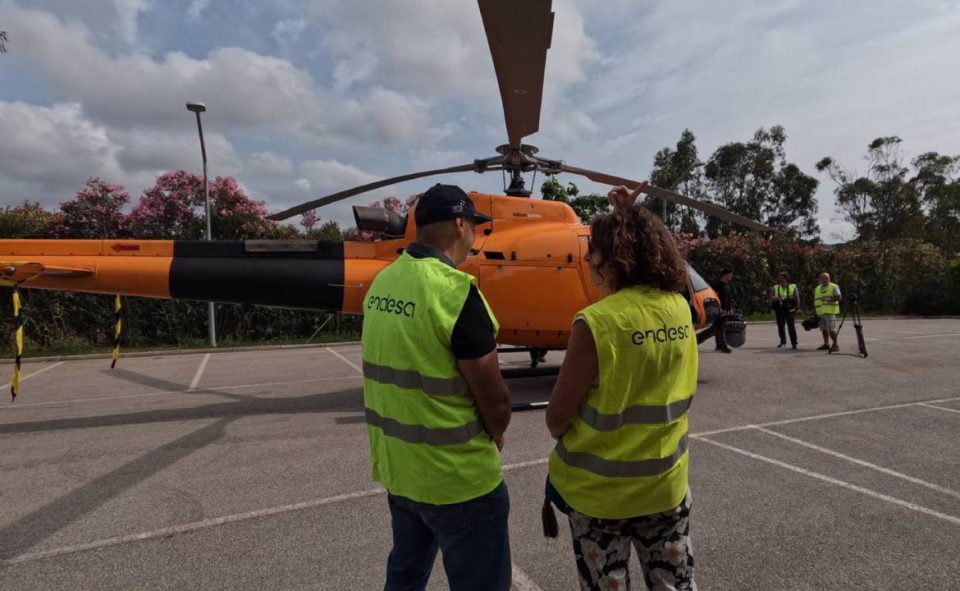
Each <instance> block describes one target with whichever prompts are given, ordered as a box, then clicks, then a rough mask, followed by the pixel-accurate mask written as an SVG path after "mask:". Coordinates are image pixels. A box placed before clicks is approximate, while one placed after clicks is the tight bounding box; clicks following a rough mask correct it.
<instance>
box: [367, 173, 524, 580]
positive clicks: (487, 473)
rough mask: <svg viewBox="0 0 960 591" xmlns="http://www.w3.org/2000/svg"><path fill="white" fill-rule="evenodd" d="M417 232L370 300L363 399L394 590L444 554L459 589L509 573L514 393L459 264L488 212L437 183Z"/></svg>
mask: <svg viewBox="0 0 960 591" xmlns="http://www.w3.org/2000/svg"><path fill="white" fill-rule="evenodd" d="M414 220H415V222H416V225H417V239H416V241H415V242H413V243H411V244H410V245H409V246H408V247H407V248H406V250H405V251H404V252H403V254H401V255H400V257H399V258H398V259H397V260H396V261H395V262H394V263H393V264H391V265H390V266H389V267H387V268H385V269H384V270H383V271H381V272H380V273H379V274H377V277H376V278H375V279H374V281H373V283H372V284H371V285H370V290H369V292H368V293H367V295H366V297H365V298H364V303H363V308H364V318H363V337H362V348H363V377H364V380H363V398H364V405H365V406H366V421H367V431H368V434H369V437H370V456H371V460H372V463H373V478H374V480H376V481H378V482H380V483H381V484H383V486H384V487H385V488H386V489H387V493H388V495H387V502H388V505H389V508H390V515H391V521H392V529H393V549H392V550H391V551H390V556H389V558H388V560H387V581H386V586H385V589H387V590H399V589H403V590H406V589H423V588H424V587H425V586H426V584H427V579H428V578H429V576H430V572H431V570H432V569H433V563H434V559H435V558H436V555H437V551H438V550H439V551H441V552H442V554H443V566H444V570H445V571H446V574H447V579H448V582H449V584H450V589H451V590H452V591H462V590H472V589H478V590H479V589H497V590H503V591H507V590H508V589H509V588H510V582H511V562H510V544H509V539H508V533H507V515H508V513H509V511H510V500H509V496H508V494H507V488H506V484H505V483H504V482H503V473H502V472H501V469H500V452H499V450H500V449H502V448H503V434H504V431H505V430H506V428H507V424H508V423H509V422H510V395H509V392H508V390H507V386H506V383H505V382H504V381H503V377H502V376H501V374H500V365H499V360H498V357H497V344H496V334H497V330H498V324H497V321H496V318H495V317H494V315H493V312H492V311H491V310H490V307H489V306H488V305H487V302H486V300H485V299H484V297H483V295H482V294H481V293H480V290H479V289H478V288H477V282H476V279H475V278H474V277H473V276H472V275H469V274H467V273H464V272H462V271H459V270H457V266H458V265H460V264H461V263H463V262H464V261H465V260H466V258H467V254H468V253H469V252H470V248H471V246H472V245H473V242H474V239H475V237H476V234H475V231H476V226H477V225H478V224H483V223H487V222H490V221H491V218H490V217H488V216H486V215H483V214H481V213H478V212H477V211H476V208H475V206H474V204H473V201H472V200H471V199H470V197H469V196H467V194H466V193H464V192H463V190H462V189H460V188H459V187H456V186H452V185H440V184H437V185H434V186H433V187H431V188H430V189H429V190H427V191H426V192H425V193H424V194H423V195H421V196H420V200H419V202H418V203H417V205H416V208H415V210H414Z"/></svg>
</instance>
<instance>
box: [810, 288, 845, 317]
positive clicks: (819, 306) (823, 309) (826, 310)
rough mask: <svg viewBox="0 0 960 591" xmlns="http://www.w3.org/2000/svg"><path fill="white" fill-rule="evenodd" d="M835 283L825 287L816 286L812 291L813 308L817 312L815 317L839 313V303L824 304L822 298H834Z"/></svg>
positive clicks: (835, 291) (835, 293)
mask: <svg viewBox="0 0 960 591" xmlns="http://www.w3.org/2000/svg"><path fill="white" fill-rule="evenodd" d="M838 289H839V287H837V284H836V283H828V284H827V285H826V286H823V285H818V286H817V287H815V288H814V290H813V306H814V308H815V309H816V311H817V316H823V315H824V314H833V315H837V314H839V313H840V302H824V301H823V297H824V296H835V295H837V290H838Z"/></svg>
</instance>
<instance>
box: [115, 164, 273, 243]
mask: <svg viewBox="0 0 960 591" xmlns="http://www.w3.org/2000/svg"><path fill="white" fill-rule="evenodd" d="M209 191H210V213H211V226H212V231H213V238H214V239H215V240H239V239H242V238H259V237H263V236H264V235H266V234H269V233H271V231H272V229H273V227H274V223H273V222H271V221H269V220H267V219H265V216H266V215H267V210H266V207H264V204H263V202H262V201H254V200H253V199H251V198H250V197H248V196H247V195H246V193H244V192H243V189H241V188H240V186H239V185H238V184H237V181H236V180H234V179H233V178H232V177H217V178H216V179H214V180H213V181H212V182H211V183H210V188H209ZM204 216H205V202H204V193H203V177H202V176H199V175H196V174H192V173H189V172H186V171H184V170H175V171H173V172H168V173H166V174H164V175H161V176H159V177H158V178H157V182H156V183H155V184H154V186H153V187H150V188H149V189H147V190H146V191H144V193H143V196H142V197H141V198H140V202H139V203H137V205H136V206H135V207H134V208H133V211H132V212H131V214H130V227H131V229H132V231H133V233H134V234H135V235H136V236H137V237H138V238H157V239H159V238H178V239H184V240H200V239H202V238H203V237H204V236H205V232H206V230H205V229H206V222H205V217H204Z"/></svg>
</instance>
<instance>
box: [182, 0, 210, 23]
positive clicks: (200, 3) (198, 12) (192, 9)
mask: <svg viewBox="0 0 960 591" xmlns="http://www.w3.org/2000/svg"><path fill="white" fill-rule="evenodd" d="M210 2H211V0H190V6H189V7H188V8H187V18H189V19H190V20H192V21H198V20H200V17H201V16H203V11H204V10H206V9H207V8H208V7H209V6H210Z"/></svg>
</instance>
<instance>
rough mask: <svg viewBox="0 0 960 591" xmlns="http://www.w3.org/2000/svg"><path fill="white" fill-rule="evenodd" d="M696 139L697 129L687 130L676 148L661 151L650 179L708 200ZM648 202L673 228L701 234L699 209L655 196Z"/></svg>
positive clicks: (674, 189)
mask: <svg viewBox="0 0 960 591" xmlns="http://www.w3.org/2000/svg"><path fill="white" fill-rule="evenodd" d="M696 139H697V138H696V136H694V135H693V132H691V131H690V130H689V129H684V130H683V133H681V134H680V139H679V140H678V141H677V145H676V148H675V149H671V148H669V147H665V148H663V149H662V150H660V151H659V152H657V154H656V155H655V156H654V157H653V172H651V173H650V182H651V183H652V184H654V185H656V186H658V187H663V188H665V189H670V190H672V191H676V192H678V193H681V194H682V195H686V196H687V197H691V198H693V199H704V198H705V192H704V185H703V172H702V171H701V167H702V166H703V163H702V162H700V160H699V158H698V157H697V145H696ZM644 204H645V205H646V206H647V207H648V208H650V210H651V211H653V212H655V213H657V214H658V215H659V216H660V217H661V218H662V219H663V222H664V224H666V226H667V228H669V229H670V230H672V231H674V232H677V231H679V232H685V233H688V234H694V235H696V234H699V233H700V219H699V216H698V213H697V212H696V211H694V210H692V209H689V208H683V207H681V206H679V205H676V204H674V203H668V202H666V201H661V200H659V199H654V198H652V197H647V198H646V200H645V201H644Z"/></svg>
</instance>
